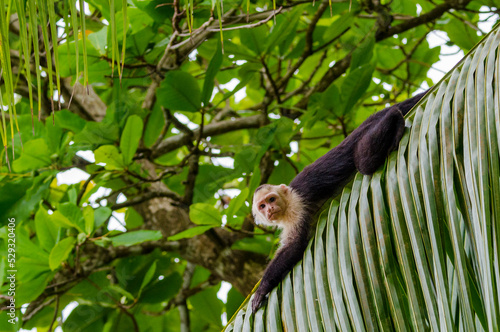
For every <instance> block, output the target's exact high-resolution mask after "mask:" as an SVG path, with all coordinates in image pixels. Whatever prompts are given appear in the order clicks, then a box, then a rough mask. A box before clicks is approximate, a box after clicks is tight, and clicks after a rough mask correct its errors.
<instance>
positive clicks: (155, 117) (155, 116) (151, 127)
mask: <svg viewBox="0 0 500 332" xmlns="http://www.w3.org/2000/svg"><path fill="white" fill-rule="evenodd" d="M164 126H165V117H164V115H163V110H162V109H161V107H160V106H158V105H157V104H155V107H154V108H153V112H152V113H151V114H150V115H149V118H148V121H147V124H146V128H145V130H144V138H143V141H144V145H145V146H146V147H151V146H152V145H153V144H154V143H155V142H156V140H157V139H158V137H159V136H160V134H161V132H162V130H163V127H164Z"/></svg>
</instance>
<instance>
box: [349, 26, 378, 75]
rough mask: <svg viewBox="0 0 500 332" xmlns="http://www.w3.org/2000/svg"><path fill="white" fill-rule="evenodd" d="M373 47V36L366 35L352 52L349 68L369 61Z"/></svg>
mask: <svg viewBox="0 0 500 332" xmlns="http://www.w3.org/2000/svg"><path fill="white" fill-rule="evenodd" d="M374 47H375V36H374V35H370V36H368V37H367V38H366V39H365V40H364V41H363V43H361V45H359V46H358V47H357V48H356V50H354V52H353V53H352V60H351V70H354V69H356V68H358V67H362V66H363V65H366V64H368V63H370V60H371V59H372V57H373V48H374Z"/></svg>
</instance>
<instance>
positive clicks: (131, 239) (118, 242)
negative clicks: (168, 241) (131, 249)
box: [110, 230, 162, 247]
mask: <svg viewBox="0 0 500 332" xmlns="http://www.w3.org/2000/svg"><path fill="white" fill-rule="evenodd" d="M161 238H162V235H161V232H160V231H150V230H140V231H133V232H127V233H123V234H120V235H117V236H113V237H111V238H110V240H111V242H112V243H113V246H115V247H117V246H132V245H134V244H139V243H143V242H146V241H157V240H160V239H161Z"/></svg>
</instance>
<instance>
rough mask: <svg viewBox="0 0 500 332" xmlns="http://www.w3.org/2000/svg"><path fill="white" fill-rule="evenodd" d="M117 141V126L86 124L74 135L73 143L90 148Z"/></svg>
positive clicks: (103, 123)
mask: <svg viewBox="0 0 500 332" xmlns="http://www.w3.org/2000/svg"><path fill="white" fill-rule="evenodd" d="M117 140H118V126H117V125H116V124H115V123H107V122H87V123H86V124H85V127H84V128H83V130H82V131H80V132H78V133H77V134H76V135H75V143H78V144H82V145H90V146H97V145H104V144H113V143H115V142H116V141H117Z"/></svg>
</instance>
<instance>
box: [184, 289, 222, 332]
mask: <svg viewBox="0 0 500 332" xmlns="http://www.w3.org/2000/svg"><path fill="white" fill-rule="evenodd" d="M189 302H190V303H191V305H192V306H193V309H194V312H196V313H197V314H198V315H199V316H197V317H199V319H203V320H206V321H207V322H210V323H212V324H215V325H216V326H220V327H222V322H221V315H222V301H221V300H219V299H218V298H217V290H216V289H215V287H211V288H208V289H206V290H204V291H201V292H199V293H197V294H195V295H193V296H190V297H189Z"/></svg>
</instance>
